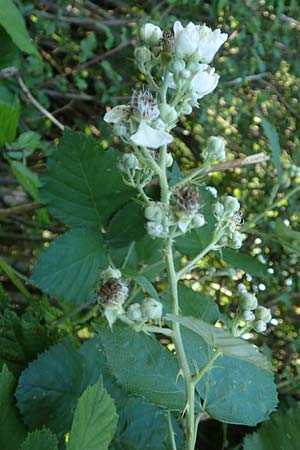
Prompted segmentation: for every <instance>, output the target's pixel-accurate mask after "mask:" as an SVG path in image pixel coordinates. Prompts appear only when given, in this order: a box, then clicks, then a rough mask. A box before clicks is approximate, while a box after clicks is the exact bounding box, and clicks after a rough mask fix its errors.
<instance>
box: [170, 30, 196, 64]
mask: <svg viewBox="0 0 300 450" xmlns="http://www.w3.org/2000/svg"><path fill="white" fill-rule="evenodd" d="M173 30H174V38H175V52H176V55H177V56H179V58H186V57H189V56H191V55H192V54H193V53H195V51H196V50H197V49H198V46H199V42H200V35H199V31H198V29H197V26H196V25H194V24H193V23H192V22H190V23H189V24H188V25H187V26H186V27H185V28H184V27H183V26H182V25H181V23H180V22H179V21H176V22H175V23H174V27H173Z"/></svg>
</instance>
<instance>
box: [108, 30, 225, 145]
mask: <svg viewBox="0 0 300 450" xmlns="http://www.w3.org/2000/svg"><path fill="white" fill-rule="evenodd" d="M139 37H140V44H141V45H140V46H139V47H137V48H136V49H135V53H134V54H135V60H136V63H137V65H138V67H139V70H140V71H141V72H142V73H143V74H144V75H145V78H146V81H147V82H148V84H149V85H150V87H151V90H152V91H154V92H155V94H158V93H159V92H160V94H162V95H160V98H159V102H158V99H157V97H156V96H155V95H153V94H152V92H151V91H149V90H143V89H142V90H140V91H134V93H133V95H132V99H131V101H130V102H129V104H126V105H119V106H116V107H114V108H112V109H111V110H110V111H108V112H107V113H106V114H105V116H104V120H105V121H106V122H108V123H112V124H113V126H114V131H115V133H116V135H118V136H120V137H121V138H122V139H123V140H125V141H126V142H127V143H132V144H135V145H136V146H138V147H148V148H152V149H156V148H159V147H161V146H162V145H167V144H169V143H171V142H172V140H173V138H172V136H171V135H170V134H169V131H170V129H171V128H173V127H174V126H175V124H176V121H177V119H178V116H179V114H190V113H191V112H192V108H193V106H198V101H199V100H200V99H201V98H202V97H204V96H205V95H207V94H209V93H210V92H212V91H213V90H214V89H215V88H216V86H217V84H218V80H219V75H217V74H216V73H215V69H214V68H212V67H210V66H209V65H208V64H209V63H210V62H211V61H212V59H213V57H214V56H215V53H216V52H217V51H218V50H219V48H220V47H221V45H222V44H223V43H224V42H225V41H226V39H227V34H225V33H221V31H220V30H219V29H217V30H214V31H212V30H211V29H210V28H209V27H207V26H206V25H194V24H193V23H191V22H190V23H189V24H188V25H187V26H186V27H183V26H182V24H181V23H180V22H179V21H177V22H175V24H174V26H173V31H172V32H171V31H165V32H163V31H162V30H161V29H160V28H159V27H157V26H155V25H153V24H151V23H147V24H145V25H143V26H142V27H141V29H140V32H139ZM155 78H156V79H158V80H160V83H158V84H157V82H156V81H154V79H155ZM168 89H170V90H172V92H173V93H172V96H171V98H170V100H169V101H168V99H167V96H166V95H165V94H166V92H167V90H168Z"/></svg>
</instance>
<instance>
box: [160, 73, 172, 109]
mask: <svg viewBox="0 0 300 450" xmlns="http://www.w3.org/2000/svg"><path fill="white" fill-rule="evenodd" d="M169 79H170V72H169V71H167V70H166V71H165V76H164V82H163V84H162V87H161V88H160V101H161V103H167V91H168V87H169Z"/></svg>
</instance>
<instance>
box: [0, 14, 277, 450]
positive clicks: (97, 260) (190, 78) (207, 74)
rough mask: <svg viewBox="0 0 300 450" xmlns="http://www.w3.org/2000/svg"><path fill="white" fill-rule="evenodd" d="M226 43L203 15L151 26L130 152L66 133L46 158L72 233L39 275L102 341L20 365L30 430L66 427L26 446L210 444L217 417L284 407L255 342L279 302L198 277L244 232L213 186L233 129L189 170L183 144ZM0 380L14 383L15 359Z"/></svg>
mask: <svg viewBox="0 0 300 450" xmlns="http://www.w3.org/2000/svg"><path fill="white" fill-rule="evenodd" d="M226 40H227V34H225V33H222V32H221V30H220V29H216V30H214V31H213V30H211V29H210V28H209V27H207V26H206V25H194V24H193V23H192V22H190V23H189V24H188V25H187V26H183V25H182V24H181V22H179V21H176V22H175V23H174V26H173V30H172V31H169V30H165V31H163V30H161V29H160V28H159V27H158V26H156V25H153V24H151V23H146V24H144V25H142V26H141V28H140V30H139V34H138V43H137V46H136V48H135V50H134V59H135V63H136V65H137V67H138V70H139V72H140V73H141V74H142V76H143V80H144V85H143V86H142V87H141V88H140V89H136V90H133V93H132V96H131V99H130V100H129V101H128V102H127V103H126V104H121V105H118V106H115V107H113V108H111V109H108V110H107V112H106V114H105V115H104V121H105V122H106V123H108V124H109V125H111V126H112V128H113V134H114V136H116V137H117V139H118V141H119V142H122V143H124V152H122V153H119V152H117V151H116V150H115V149H109V150H104V149H103V148H102V147H101V146H100V145H99V142H98V141H97V140H96V139H95V138H92V137H89V136H86V135H85V134H83V133H77V132H74V131H72V130H70V129H67V128H66V129H65V130H64V135H63V137H62V139H61V140H60V142H59V144H58V147H57V149H56V150H54V151H53V153H51V155H50V156H49V158H48V167H47V171H46V172H45V174H44V175H43V176H42V187H41V191H40V192H41V200H42V202H43V204H45V205H46V206H47V207H48V209H49V211H50V212H51V213H52V214H53V216H54V217H56V218H57V219H59V220H60V221H61V222H62V223H64V224H65V225H66V226H67V227H69V228H70V230H69V231H67V232H66V233H65V234H64V235H62V236H61V237H60V238H58V239H56V240H55V241H54V242H53V243H52V244H51V245H50V246H49V248H46V249H45V250H44V251H43V252H42V253H41V255H40V256H39V258H38V261H37V264H36V266H35V269H34V272H33V275H32V278H31V280H32V282H33V284H34V285H35V286H37V287H39V288H40V289H41V290H42V291H44V292H45V293H47V294H49V295H50V296H53V297H55V298H59V299H61V300H62V301H63V302H66V303H68V302H69V303H72V304H76V307H75V308H74V310H76V311H77V312H78V311H79V310H83V309H84V307H86V306H90V305H91V304H92V305H93V307H92V310H91V311H88V313H87V314H90V316H89V318H91V317H94V323H93V331H92V333H91V330H90V329H88V328H87V329H86V330H85V331H86V334H85V335H83V336H82V337H84V338H85V337H88V338H90V337H91V335H92V336H93V338H92V339H88V340H87V341H86V342H85V343H84V344H83V345H82V346H81V348H80V349H79V350H78V349H77V348H76V347H75V345H74V344H73V343H72V342H71V340H68V339H66V340H64V341H62V342H60V343H58V344H56V345H54V346H52V347H50V349H49V350H48V351H46V352H44V353H42V354H40V355H39V356H38V358H37V359H36V360H35V361H33V362H31V363H30V364H29V366H28V367H27V368H26V369H25V370H23V372H22V373H21V376H20V379H19V383H18V387H17V391H16V398H17V403H18V408H19V410H20V411H21V413H22V415H23V418H24V421H25V423H26V425H27V426H28V427H29V429H30V430H35V429H37V428H42V427H44V426H46V427H47V428H50V430H51V432H53V433H54V434H55V435H56V436H54V434H52V433H51V432H50V431H49V430H47V429H42V430H41V431H38V432H37V431H36V432H33V433H29V435H28V436H27V439H26V440H25V441H24V439H25V428H24V429H23V428H20V429H19V431H18V432H17V433H16V442H18V443H21V442H23V441H24V442H23V444H22V446H21V447H20V448H21V449H22V450H26V449H29V448H31V449H34V450H35V449H36V448H38V446H40V448H42V446H43V445H44V446H46V443H48V447H47V448H49V449H50V448H51V449H53V450H56V449H57V448H58V447H57V445H58V444H59V445H60V448H66V449H67V450H79V449H80V450H100V449H101V450H105V449H108V448H110V449H111V450H117V449H122V450H123V449H124V450H127V449H128V450H129V449H131V450H132V449H137V450H145V449H146V448H149V449H150V448H151V450H164V449H165V450H166V449H171V450H183V449H185V450H194V449H195V448H199V449H202V448H203V446H202V444H201V442H197V431H198V427H199V424H201V421H203V420H205V419H206V417H207V416H210V417H212V418H215V419H217V420H219V421H221V422H224V423H234V424H241V425H248V426H255V425H256V424H258V423H260V422H262V421H264V420H266V419H267V418H268V417H269V414H270V413H271V412H272V411H274V410H275V408H276V406H277V394H276V386H275V384H274V381H273V368H272V365H271V363H270V362H269V360H268V359H267V358H266V357H265V356H264V355H263V354H262V353H261V352H260V351H259V350H258V348H257V347H256V346H254V345H253V344H251V343H249V342H247V337H248V336H247V333H249V332H252V331H254V332H256V333H264V332H265V331H266V330H267V327H268V324H269V323H270V321H271V320H272V316H271V312H270V310H269V309H268V308H265V307H264V306H260V305H258V299H257V297H256V295H255V293H253V292H249V291H247V289H246V287H245V286H243V285H241V284H240V285H239V286H237V294H236V299H237V301H236V303H237V305H238V306H237V308H236V311H235V314H234V316H232V317H229V316H225V315H223V314H222V313H221V312H220V310H219V308H218V306H217V304H216V303H215V302H214V301H213V300H212V299H211V298H207V297H205V296H204V295H202V294H201V293H200V292H197V291H196V290H193V289H191V288H190V287H188V283H186V280H188V279H190V277H191V276H192V275H193V274H194V273H196V271H197V268H199V267H200V266H201V264H202V262H203V259H204V258H205V256H206V255H207V254H208V253H210V252H215V253H216V254H217V255H218V254H222V250H223V249H225V248H226V247H229V248H231V249H235V250H238V249H240V248H241V247H242V245H243V241H244V239H245V235H244V233H243V217H242V213H241V210H240V203H239V201H238V199H237V198H235V197H234V196H231V195H219V193H218V191H217V189H216V188H215V187H214V186H211V185H210V184H207V175H208V174H209V173H211V172H214V171H215V170H217V168H218V167H219V164H220V163H222V162H224V161H225V160H226V149H225V141H224V140H223V138H222V137H219V136H210V137H208V139H207V143H206V147H205V148H203V149H202V151H201V157H202V165H201V167H199V168H197V169H194V170H192V171H189V172H188V173H184V172H181V170H180V168H179V167H178V165H177V163H176V162H175V158H174V157H173V155H172V142H173V141H174V137H173V135H172V130H173V129H174V128H175V127H176V124H177V121H178V120H179V117H180V116H181V117H182V116H185V115H189V114H191V113H192V111H193V108H200V107H201V99H202V98H203V97H205V96H207V95H209V94H210V93H211V92H212V91H214V90H215V89H216V87H217V85H218V82H219V75H218V74H217V73H216V72H215V69H214V68H213V67H211V66H210V64H211V63H212V61H213V58H214V56H215V54H216V53H217V52H218V51H219V50H220V48H221V46H222V45H223V44H224V43H225V41H226ZM248 158H250V159H251V157H248ZM254 161H255V158H254ZM225 162H226V161H225ZM200 282H201V280H200ZM99 308H100V311H101V317H100V318H99V317H98V316H99ZM71 313H72V312H71ZM58 321H59V319H58ZM36 333H37V334H38V335H39V334H40V335H41V336H42V332H41V330H37V331H36ZM24 334H25V332H24ZM45 339H46V338H45ZM38 351H39V350H38V349H37V352H38ZM0 376H1V377H2V381H3V380H4V381H3V383H4V382H5V383H6V385H7V386H8V387H9V390H10V391H12V390H13V385H14V380H13V377H12V375H11V374H10V373H9V372H8V370H7V369H6V368H5V367H4V369H3V370H2V372H1V375H0ZM61 384H63V389H62V387H61ZM66 393H67V394H66ZM11 408H13V406H12V405H11ZM140 417H144V418H145V419H144V421H143V422H142V425H141V422H140ZM14 420H15V421H16V423H17V414H16V417H15V418H14ZM95 424H97V426H95ZM99 424H100V426H99ZM22 427H23V425H22ZM16 428H17V426H16ZM66 433H68V434H67V438H66ZM56 438H57V439H58V444H57V440H56ZM45 448H46V447H45Z"/></svg>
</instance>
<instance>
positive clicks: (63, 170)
mask: <svg viewBox="0 0 300 450" xmlns="http://www.w3.org/2000/svg"><path fill="white" fill-rule="evenodd" d="M116 164H117V154H116V152H115V151H114V150H109V151H104V150H103V149H102V147H101V146H100V144H99V143H98V142H97V141H96V139H95V138H93V137H89V136H86V135H85V134H83V133H76V132H74V131H71V130H69V129H67V130H66V131H65V132H64V136H63V138H62V139H61V140H60V142H59V145H58V148H57V150H56V151H55V152H53V154H52V155H51V156H50V157H49V158H48V164H47V171H46V173H45V174H44V176H43V177H42V181H43V183H44V185H43V187H42V190H41V200H42V201H43V202H45V204H46V205H47V206H48V207H49V210H50V212H51V213H52V214H53V215H54V216H55V217H57V218H58V219H60V220H61V221H62V222H64V223H65V224H66V225H69V226H71V227H87V228H97V229H100V227H101V226H102V225H104V224H105V223H106V222H107V220H108V219H109V218H110V217H111V215H112V214H113V213H114V212H115V211H116V210H117V209H118V208H119V207H120V206H121V205H123V204H124V203H126V202H127V201H128V200H129V198H130V197H132V196H134V195H135V192H134V191H133V189H129V188H128V187H126V186H125V185H124V183H123V181H122V178H121V175H120V173H119V171H118V169H117V165H116Z"/></svg>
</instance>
